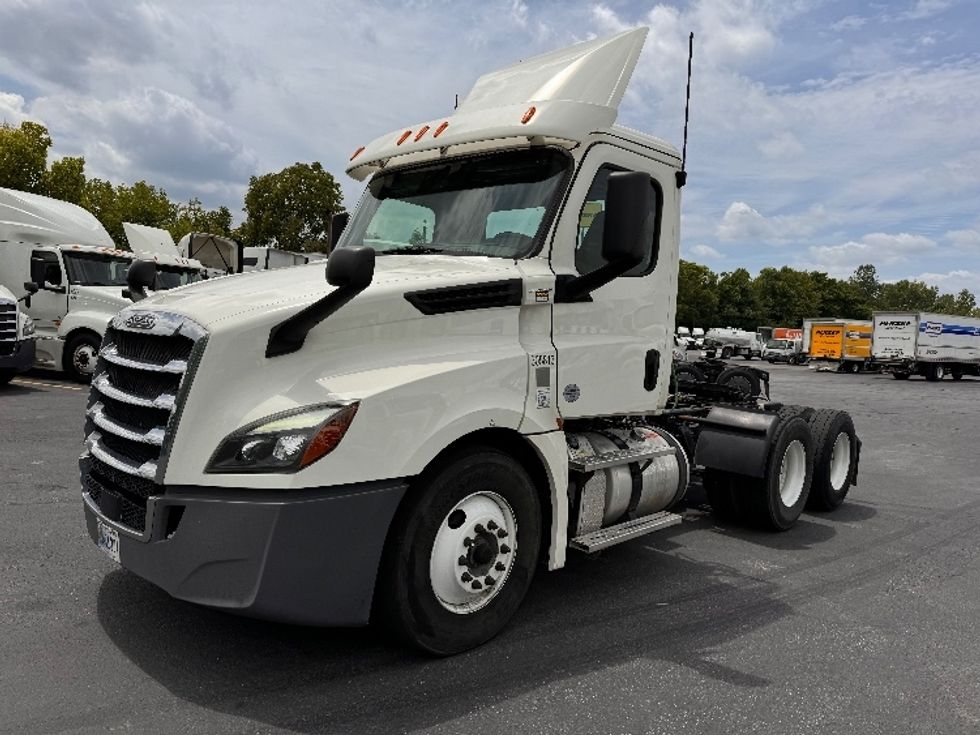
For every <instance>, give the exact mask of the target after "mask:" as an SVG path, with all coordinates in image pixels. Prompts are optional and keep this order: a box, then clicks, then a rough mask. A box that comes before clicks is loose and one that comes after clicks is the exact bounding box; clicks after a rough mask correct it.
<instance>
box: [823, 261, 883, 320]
mask: <svg viewBox="0 0 980 735" xmlns="http://www.w3.org/2000/svg"><path fill="white" fill-rule="evenodd" d="M871 267H872V269H873V266H871ZM809 275H810V281H811V283H812V285H813V288H814V290H815V291H816V293H817V295H818V297H819V306H817V309H816V310H817V312H818V313H815V314H814V315H813V316H831V315H833V316H835V317H839V318H841V319H870V318H871V307H872V302H869V301H867V300H866V299H865V298H864V295H863V294H864V292H863V290H862V289H861V287H860V286H859V285H858V284H855V283H854V281H851V280H847V281H842V280H840V279H839V278H831V277H830V276H828V275H827V274H826V273H821V272H819V271H811V272H810V274H809Z"/></svg>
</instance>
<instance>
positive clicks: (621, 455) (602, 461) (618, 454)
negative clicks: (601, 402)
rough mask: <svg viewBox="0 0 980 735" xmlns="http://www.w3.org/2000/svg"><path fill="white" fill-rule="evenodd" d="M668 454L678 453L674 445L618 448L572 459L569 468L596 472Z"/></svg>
mask: <svg viewBox="0 0 980 735" xmlns="http://www.w3.org/2000/svg"><path fill="white" fill-rule="evenodd" d="M668 454H676V450H675V449H674V448H673V447H664V448H662V449H654V450H652V451H650V450H645V449H644V450H631V449H617V450H615V451H612V452H604V453H602V454H596V455H593V456H591V457H589V458H588V459H583V460H575V459H572V460H570V461H569V463H568V468H569V469H570V470H573V471H575V472H594V471H595V470H604V469H606V468H607V467H615V466H617V465H623V464H632V463H633V462H643V461H644V460H647V459H655V458H657V457H663V456H666V455H668Z"/></svg>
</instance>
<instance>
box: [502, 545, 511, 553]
mask: <svg viewBox="0 0 980 735" xmlns="http://www.w3.org/2000/svg"><path fill="white" fill-rule="evenodd" d="M500 553H501V554H509V553H510V547H509V546H508V545H507V544H500Z"/></svg>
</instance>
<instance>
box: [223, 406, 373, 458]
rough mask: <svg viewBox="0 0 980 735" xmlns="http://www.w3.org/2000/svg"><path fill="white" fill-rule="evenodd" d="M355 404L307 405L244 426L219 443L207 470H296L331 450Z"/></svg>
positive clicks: (337, 440) (336, 442)
mask: <svg viewBox="0 0 980 735" xmlns="http://www.w3.org/2000/svg"><path fill="white" fill-rule="evenodd" d="M357 406H358V404H357V403H349V404H346V405H337V404H320V405H316V406H306V407H304V408H299V409H294V410H292V411H284V412H282V413H277V414H275V415H274V416H268V417H266V418H264V419H261V420H259V421H256V422H254V423H251V424H248V425H247V426H243V427H242V428H240V429H238V430H237V431H235V432H233V433H231V434H229V435H228V436H227V437H225V439H224V441H222V442H221V444H220V445H219V446H218V448H217V450H215V452H214V454H213V455H211V460H210V461H209V462H208V467H207V472H234V473H243V472H244V473H248V472H298V471H299V470H301V469H303V468H304V467H308V466H309V465H311V464H313V463H314V462H316V461H317V460H318V459H320V457H323V456H324V455H326V454H329V453H330V452H332V451H333V450H334V448H335V447H336V446H337V445H338V444H339V443H340V440H341V439H343V438H344V434H346V433H347V429H348V427H349V426H350V423H351V421H353V420H354V414H356V413H357Z"/></svg>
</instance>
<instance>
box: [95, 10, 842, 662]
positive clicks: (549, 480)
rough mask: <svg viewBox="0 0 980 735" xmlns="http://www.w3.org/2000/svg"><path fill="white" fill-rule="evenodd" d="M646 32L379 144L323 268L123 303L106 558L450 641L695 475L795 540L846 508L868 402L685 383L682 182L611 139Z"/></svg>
mask: <svg viewBox="0 0 980 735" xmlns="http://www.w3.org/2000/svg"><path fill="white" fill-rule="evenodd" d="M646 33H647V29H645V28H641V29H635V30H630V31H627V32H624V33H621V34H618V35H615V36H611V37H606V38H597V39H592V40H589V41H585V42H583V43H581V44H578V45H575V46H573V47H571V48H568V49H561V50H559V51H555V52H552V53H549V54H545V55H544V56H540V57H536V58H526V59H524V60H523V61H522V62H521V63H517V64H514V65H511V66H509V67H507V68H505V69H503V70H500V71H498V72H491V73H490V74H487V75H485V76H483V77H481V78H480V79H479V80H478V81H477V82H476V86H475V87H474V88H473V90H472V91H471V92H470V93H469V95H467V97H466V98H465V99H464V100H463V101H461V102H460V104H459V106H458V107H457V108H456V109H455V110H454V111H453V112H452V113H451V114H449V115H447V116H440V117H438V118H436V119H430V120H428V121H423V122H419V123H416V124H408V125H405V126H403V127H399V129H397V130H394V131H390V132H388V133H385V134H384V135H382V136H380V137H378V138H377V139H375V140H374V141H372V142H369V143H366V144H364V145H361V146H359V147H357V149H356V150H355V151H354V153H353V154H352V155H351V157H350V164H349V167H348V174H350V175H351V176H353V177H354V178H355V179H357V180H360V181H364V180H368V184H367V187H366V189H365V191H364V194H363V195H362V197H361V200H360V203H359V205H358V206H357V209H356V211H355V212H354V214H353V215H352V216H351V218H350V221H349V223H348V225H347V227H346V228H345V229H344V230H343V233H342V235H341V236H340V240H339V242H338V243H337V246H336V247H335V248H334V249H333V251H332V252H331V254H330V257H329V259H328V260H327V262H326V265H325V267H321V266H317V265H307V266H304V267H299V268H286V269H279V270H270V271H267V272H260V273H254V274H251V275H248V276H240V277H233V278H217V279H213V280H209V281H206V282H203V283H196V284H192V285H190V286H186V287H184V288H182V289H181V290H180V292H179V293H166V292H163V293H156V294H153V295H151V296H149V297H148V298H146V299H144V300H142V301H140V302H139V303H137V304H133V305H132V306H130V307H129V308H127V309H125V310H124V311H123V312H122V313H121V314H119V315H117V316H116V317H115V318H114V319H113V322H112V325H111V328H110V329H109V331H108V332H107V334H106V339H105V343H104V345H103V347H102V351H101V353H100V363H99V369H98V372H97V374H96V376H95V378H94V379H93V381H92V389H91V392H90V398H89V404H88V409H87V415H86V425H85V451H84V454H83V455H82V457H81V460H80V469H81V475H80V481H81V486H82V493H81V498H82V504H83V506H84V511H85V518H86V523H87V527H88V532H89V534H90V536H91V538H92V541H93V542H94V544H95V545H96V546H97V547H99V548H100V549H101V550H102V551H104V552H105V553H106V554H108V555H109V556H110V557H111V558H112V559H114V560H115V561H116V562H118V563H120V564H121V565H122V566H124V567H126V568H127V569H130V570H132V571H133V572H134V573H135V574H137V575H139V576H141V577H144V578H145V579H148V580H150V581H151V582H153V583H154V584H156V585H157V586H159V587H161V588H162V589H164V590H166V591H167V592H168V593H170V594H171V595H173V596H175V597H177V598H180V599H183V600H188V601H193V602H195V603H198V604H201V605H207V606H210V607H213V608H218V609H222V610H226V611H234V612H236V613H239V614H245V615H251V616H255V617H264V618H271V619H276V620H283V621H290V622H292V623H302V624H309V625H359V624H366V623H367V622H368V621H369V620H374V621H378V622H380V623H382V624H384V625H385V626H386V627H387V628H388V629H389V630H391V631H393V632H394V633H396V634H397V635H399V636H400V637H401V638H402V639H404V640H405V641H406V642H408V643H410V644H412V645H414V646H417V647H419V648H421V649H422V650H424V651H427V652H429V653H432V654H436V655H448V654H452V653H456V652H459V651H463V650H466V649H468V648H472V647H473V646H477V645H479V644H481V643H483V642H485V641H487V640H489V639H490V638H491V637H493V636H494V635H496V634H497V633H498V632H500V631H501V630H502V629H503V627H504V626H505V625H506V623H507V622H508V621H509V620H510V619H511V617H512V616H513V615H514V614H515V613H516V612H517V610H518V608H519V606H520V604H521V601H522V599H523V598H524V596H525V593H526V592H527V590H528V587H529V585H530V584H531V582H532V579H533V577H534V575H535V573H536V572H537V571H538V570H539V567H544V568H547V569H548V570H558V569H561V568H562V567H563V566H564V565H565V563H566V558H567V555H568V554H570V553H594V552H597V551H600V550H601V549H604V548H607V547H610V546H612V545H614V544H619V543H624V542H627V541H629V540H631V539H635V538H637V537H639V536H642V535H644V534H648V533H654V532H658V531H661V530H662V529H665V528H668V527H672V526H675V525H677V524H679V523H681V522H682V521H683V520H684V519H683V518H682V516H681V514H680V513H678V512H676V509H677V508H678V503H680V502H681V501H682V499H683V497H684V494H685V492H686V490H687V488H688V485H689V481H690V479H691V477H692V475H696V476H698V477H700V479H701V482H702V484H703V486H704V488H705V490H706V493H707V495H708V498H709V500H710V501H711V503H712V506H713V507H714V508H715V510H716V512H717V513H719V514H720V515H723V516H727V517H729V518H732V519H742V520H745V521H749V522H752V523H755V524H758V525H760V526H763V527H768V528H770V529H773V530H786V529H789V528H790V527H791V526H793V525H794V524H795V523H796V521H797V520H798V518H799V516H800V513H801V511H802V510H803V507H804V506H805V505H808V504H810V505H815V506H816V507H819V508H823V509H825V510H831V509H833V508H835V507H837V506H839V505H840V504H841V502H842V501H843V500H844V497H845V495H846V494H847V492H848V490H849V488H850V487H851V486H852V485H853V483H854V481H855V479H856V477H857V467H858V460H859V448H860V442H859V441H858V439H857V436H856V434H855V432H854V425H853V422H852V420H851V418H850V417H849V416H848V414H847V413H846V412H843V411H836V410H827V409H819V410H818V409H812V408H807V407H804V406H791V405H782V404H774V403H771V402H769V401H768V400H767V399H764V398H762V399H758V400H756V399H755V398H751V397H749V396H746V394H745V393H744V392H742V391H740V390H736V389H734V388H731V387H726V386H720V385H717V384H710V385H700V384H698V383H696V382H692V383H691V385H692V386H693V387H692V389H691V390H690V391H688V390H679V389H677V387H676V385H674V383H675V381H674V380H672V379H671V349H672V342H673V335H674V328H675V309H676V304H677V274H678V266H679V255H680V247H679V246H680V241H679V233H680V193H681V187H682V186H683V185H684V182H685V180H686V179H685V171H684V168H683V165H682V158H681V154H680V152H679V151H678V150H677V149H675V148H674V147H673V146H671V145H670V144H669V143H666V142H665V141H663V140H660V139H658V138H654V137H652V136H649V135H646V134H644V133H640V132H637V131H634V130H630V129H627V128H625V127H622V126H619V125H616V124H615V120H616V116H617V111H618V107H619V102H620V100H621V99H622V97H623V94H624V93H625V91H626V84H627V82H628V80H629V78H630V75H631V73H632V71H633V68H634V66H635V65H636V62H637V59H638V58H639V55H640V51H641V48H642V46H643V43H644V40H645V38H646ZM420 84H425V82H424V81H423V82H420ZM600 213H601V216H600ZM584 215H588V217H587V220H588V225H587V226H583V224H582V223H583V216H584ZM140 270H141V269H139V268H137V269H136V270H134V272H133V273H132V274H131V275H133V276H134V278H133V279H132V280H133V281H134V285H138V286H141V287H144V288H145V287H146V285H147V284H146V281H147V280H148V277H147V278H146V279H143V280H142V281H139V282H137V279H136V277H135V276H136V275H139V273H138V271H140ZM638 315H642V318H640V317H639V316H638ZM735 369H737V370H746V369H747V367H746V366H738V367H737V368H735ZM638 581H639V583H641V584H649V585H650V589H651V594H655V593H656V585H655V584H652V583H651V581H650V580H638Z"/></svg>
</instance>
